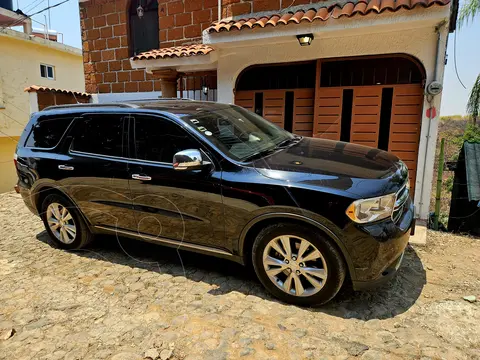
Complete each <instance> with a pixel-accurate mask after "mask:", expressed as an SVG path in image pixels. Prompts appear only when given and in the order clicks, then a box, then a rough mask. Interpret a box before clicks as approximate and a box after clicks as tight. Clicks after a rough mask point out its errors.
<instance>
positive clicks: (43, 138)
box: [26, 117, 73, 149]
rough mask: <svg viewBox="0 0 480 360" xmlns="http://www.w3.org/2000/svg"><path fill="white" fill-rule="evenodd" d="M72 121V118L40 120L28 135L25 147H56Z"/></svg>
mask: <svg viewBox="0 0 480 360" xmlns="http://www.w3.org/2000/svg"><path fill="white" fill-rule="evenodd" d="M72 120H73V117H67V118H65V117H62V118H53V119H52V118H43V119H42V118H40V119H39V120H38V122H37V124H35V125H34V126H33V128H32V132H31V133H30V135H28V139H27V142H26V146H27V147H35V148H42V149H50V148H53V147H55V146H57V144H58V143H59V142H60V139H61V138H62V136H63V134H64V133H65V131H66V130H67V128H68V126H69V125H70V123H71V122H72Z"/></svg>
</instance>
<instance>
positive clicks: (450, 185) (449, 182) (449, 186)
mask: <svg viewBox="0 0 480 360" xmlns="http://www.w3.org/2000/svg"><path fill="white" fill-rule="evenodd" d="M443 186H444V187H445V190H447V191H448V192H452V190H453V175H451V176H449V177H448V178H447V180H445V182H444V183H443Z"/></svg>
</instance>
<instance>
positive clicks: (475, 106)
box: [467, 74, 480, 124]
mask: <svg viewBox="0 0 480 360" xmlns="http://www.w3.org/2000/svg"><path fill="white" fill-rule="evenodd" d="M467 112H468V114H469V115H471V116H472V121H473V123H474V124H477V118H478V115H479V113H480V74H478V76H477V80H476V81H475V84H473V88H472V91H471V92H470V97H469V98H468V103H467Z"/></svg>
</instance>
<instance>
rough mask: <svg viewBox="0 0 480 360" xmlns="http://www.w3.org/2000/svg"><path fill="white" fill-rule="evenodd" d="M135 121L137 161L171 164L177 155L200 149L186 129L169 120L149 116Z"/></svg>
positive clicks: (140, 117) (139, 117)
mask: <svg viewBox="0 0 480 360" xmlns="http://www.w3.org/2000/svg"><path fill="white" fill-rule="evenodd" d="M133 119H134V124H135V125H134V139H135V153H134V157H135V158H136V159H139V160H148V161H155V162H164V163H170V164H171V163H172V161H173V155H175V153H177V152H179V151H182V150H187V149H195V148H198V147H199V144H198V143H197V142H196V141H195V140H194V139H192V138H191V137H190V135H189V134H188V133H187V132H186V131H185V130H184V129H182V128H181V127H180V126H179V125H177V124H175V123H173V122H171V121H169V120H166V119H161V118H157V117H149V116H135V117H134V118H133Z"/></svg>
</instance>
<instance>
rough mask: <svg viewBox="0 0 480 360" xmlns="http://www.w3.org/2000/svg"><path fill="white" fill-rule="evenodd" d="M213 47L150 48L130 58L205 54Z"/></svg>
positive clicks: (199, 45)
mask: <svg viewBox="0 0 480 360" xmlns="http://www.w3.org/2000/svg"><path fill="white" fill-rule="evenodd" d="M214 50H215V49H214V48H212V47H211V46H208V45H203V44H195V45H185V46H174V47H169V48H164V49H158V50H157V49H156V50H150V51H147V52H143V53H140V54H138V55H135V56H134V57H132V60H147V59H165V58H174V57H186V56H195V55H207V54H208V53H209V52H211V51H214Z"/></svg>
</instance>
